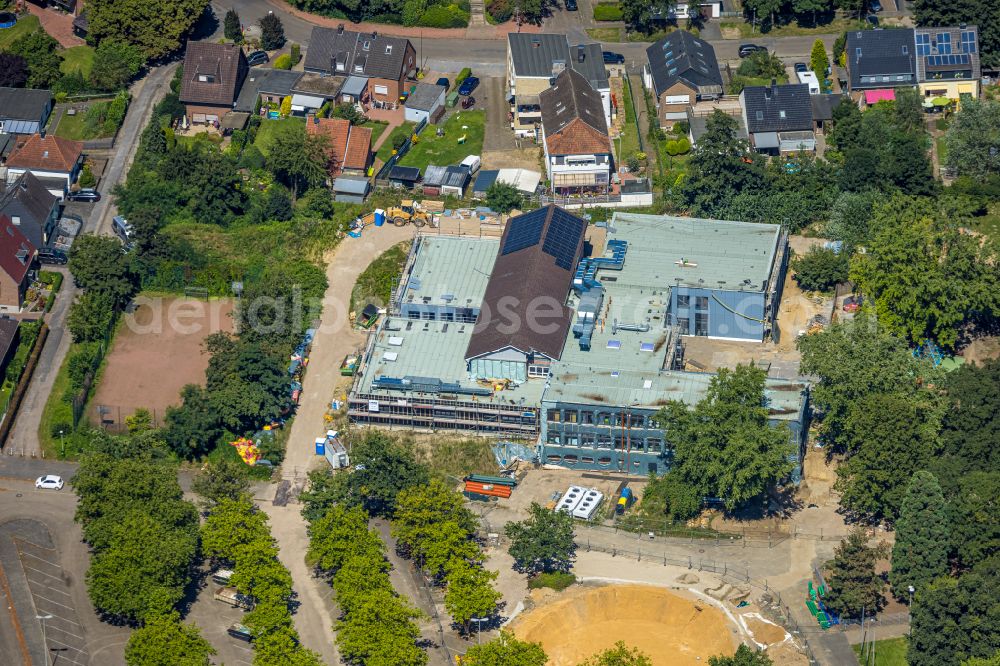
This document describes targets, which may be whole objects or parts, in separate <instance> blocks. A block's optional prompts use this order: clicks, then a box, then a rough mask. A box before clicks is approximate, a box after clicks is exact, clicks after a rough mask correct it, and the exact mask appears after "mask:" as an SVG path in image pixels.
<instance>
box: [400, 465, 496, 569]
mask: <svg viewBox="0 0 1000 666" xmlns="http://www.w3.org/2000/svg"><path fill="white" fill-rule="evenodd" d="M475 528H476V518H475V516H474V515H473V514H472V512H471V511H469V510H468V509H467V508H465V506H464V498H463V497H462V495H461V494H460V493H458V492H456V491H454V490H452V489H450V488H447V487H445V485H444V484H442V483H441V482H440V481H438V480H436V479H432V480H431V481H430V483H429V484H427V485H419V486H412V487H410V488H405V489H403V490H401V491H400V492H399V494H398V495H397V497H396V511H395V515H394V517H393V523H392V534H393V536H394V537H395V538H396V544H397V548H398V549H399V550H401V551H403V552H404V553H406V554H407V555H408V556H409V557H411V558H413V560H414V561H415V562H416V563H417V566H419V567H420V568H422V569H424V571H426V572H427V573H428V574H429V575H430V576H433V577H436V578H440V577H443V576H445V575H446V574H447V575H448V576H449V577H450V575H451V573H450V572H448V569H449V568H450V567H452V566H453V562H454V561H456V560H458V561H463V562H464V561H471V560H475V559H477V556H479V554H480V552H479V548H478V546H476V545H475V543H473V542H472V541H471V538H472V534H473V532H474V530H475Z"/></svg>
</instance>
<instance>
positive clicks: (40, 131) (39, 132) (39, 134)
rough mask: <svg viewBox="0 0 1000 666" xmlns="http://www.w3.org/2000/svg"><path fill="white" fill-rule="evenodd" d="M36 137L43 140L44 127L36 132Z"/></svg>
mask: <svg viewBox="0 0 1000 666" xmlns="http://www.w3.org/2000/svg"><path fill="white" fill-rule="evenodd" d="M38 136H39V137H41V138H42V139H44V138H45V128H44V127H41V128H39V130H38Z"/></svg>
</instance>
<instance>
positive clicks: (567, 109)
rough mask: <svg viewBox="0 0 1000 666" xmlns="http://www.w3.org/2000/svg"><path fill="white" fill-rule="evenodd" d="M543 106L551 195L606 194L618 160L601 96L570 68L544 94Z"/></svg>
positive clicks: (546, 160) (544, 145) (546, 168)
mask: <svg viewBox="0 0 1000 666" xmlns="http://www.w3.org/2000/svg"><path fill="white" fill-rule="evenodd" d="M539 102H540V104H541V109H542V135H543V141H542V146H543V150H544V153H545V170H546V173H547V174H548V178H549V182H550V183H551V187H552V191H553V192H555V193H557V194H561V195H571V194H607V193H608V187H609V185H610V182H611V173H612V171H613V170H614V156H613V155H612V151H611V139H610V138H609V137H608V126H607V123H606V122H605V120H604V114H603V112H602V108H601V97H600V95H599V94H598V93H597V91H596V90H594V89H593V88H592V87H591V86H590V84H589V83H588V82H587V80H586V79H585V78H584V77H583V76H582V75H581V74H579V73H577V72H576V71H574V70H571V69H569V70H566V71H564V72H562V73H561V74H560V75H559V76H558V77H556V80H555V83H554V84H553V85H552V87H551V88H549V89H548V90H545V91H543V92H542V93H541V95H539Z"/></svg>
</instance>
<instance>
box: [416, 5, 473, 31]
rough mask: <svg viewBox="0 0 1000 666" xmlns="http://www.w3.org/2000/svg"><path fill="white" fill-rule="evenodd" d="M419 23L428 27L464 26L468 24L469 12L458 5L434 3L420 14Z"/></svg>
mask: <svg viewBox="0 0 1000 666" xmlns="http://www.w3.org/2000/svg"><path fill="white" fill-rule="evenodd" d="M420 25H422V26H426V27H428V28H464V27H466V26H467V25H469V13H468V12H466V11H463V10H462V8H461V7H459V6H458V5H448V6H447V7H445V6H444V5H434V6H433V7H428V8H427V10H426V11H425V12H424V13H423V14H422V15H421V17H420Z"/></svg>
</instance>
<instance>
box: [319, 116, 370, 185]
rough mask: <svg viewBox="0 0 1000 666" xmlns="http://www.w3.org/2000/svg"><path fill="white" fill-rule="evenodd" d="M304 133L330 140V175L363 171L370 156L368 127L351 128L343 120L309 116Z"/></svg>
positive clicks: (349, 124) (348, 123)
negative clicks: (345, 171)
mask: <svg viewBox="0 0 1000 666" xmlns="http://www.w3.org/2000/svg"><path fill="white" fill-rule="evenodd" d="M306 132H307V133H308V134H310V135H311V136H327V137H329V138H330V157H331V159H332V162H333V165H332V166H331V168H330V175H331V176H334V177H336V176H337V175H339V174H340V172H341V171H343V170H344V169H364V168H365V167H367V166H368V158H369V155H370V154H371V145H372V131H371V128H368V127H352V126H351V123H350V122H349V121H347V120H344V119H343V118H316V117H313V116H310V118H309V119H308V121H307V122H306Z"/></svg>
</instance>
